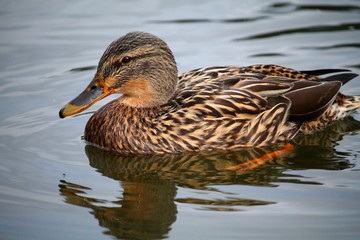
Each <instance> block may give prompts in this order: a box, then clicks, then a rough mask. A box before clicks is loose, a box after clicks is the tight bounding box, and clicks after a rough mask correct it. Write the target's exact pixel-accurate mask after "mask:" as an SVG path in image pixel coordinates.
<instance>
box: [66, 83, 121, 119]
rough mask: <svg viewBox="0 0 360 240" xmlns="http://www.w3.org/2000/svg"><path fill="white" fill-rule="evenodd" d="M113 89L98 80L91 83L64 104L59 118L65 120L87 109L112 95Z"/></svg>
mask: <svg viewBox="0 0 360 240" xmlns="http://www.w3.org/2000/svg"><path fill="white" fill-rule="evenodd" d="M113 93H114V91H113V89H110V88H108V87H107V86H106V85H105V83H104V82H103V81H101V80H99V79H94V80H93V81H91V83H90V84H89V86H88V87H87V88H86V89H85V90H84V91H83V92H82V93H80V95H79V96H77V97H76V98H74V99H73V100H71V101H70V102H69V103H68V104H66V105H65V106H64V107H63V108H62V109H61V110H60V112H59V117H60V118H65V117H68V116H71V115H74V114H77V113H81V112H82V111H84V110H86V109H88V108H89V107H90V106H92V105H93V104H94V103H96V102H98V101H100V100H101V99H103V98H105V97H107V96H109V95H111V94H113Z"/></svg>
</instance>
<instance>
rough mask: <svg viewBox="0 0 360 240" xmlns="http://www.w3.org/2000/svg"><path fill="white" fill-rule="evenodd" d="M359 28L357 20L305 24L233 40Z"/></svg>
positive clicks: (359, 24)
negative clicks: (338, 22)
mask: <svg viewBox="0 0 360 240" xmlns="http://www.w3.org/2000/svg"><path fill="white" fill-rule="evenodd" d="M359 29H360V23H358V22H354V23H341V24H337V25H319V26H307V27H299V28H290V29H285V30H279V31H272V32H268V33H260V34H255V35H252V36H248V37H244V38H236V39H234V41H242V40H254V39H265V38H272V37H279V36H283V35H290V34H295V33H318V32H336V31H348V30H359Z"/></svg>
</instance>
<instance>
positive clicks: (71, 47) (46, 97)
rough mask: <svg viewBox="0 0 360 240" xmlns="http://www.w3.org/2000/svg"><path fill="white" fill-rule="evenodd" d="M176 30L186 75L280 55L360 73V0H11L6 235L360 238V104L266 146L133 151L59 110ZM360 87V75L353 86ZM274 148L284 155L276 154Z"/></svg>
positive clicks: (1, 25) (0, 31)
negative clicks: (99, 143)
mask: <svg viewBox="0 0 360 240" xmlns="http://www.w3.org/2000/svg"><path fill="white" fill-rule="evenodd" d="M134 30H142V31H147V32H151V33H154V34H156V35H158V36H160V37H161V38H163V39H164V40H165V41H166V42H167V43H168V44H169V46H170V47H171V49H172V50H173V52H174V55H175V57H176V60H177V63H178V67H179V71H180V72H183V71H187V70H191V69H194V68H198V67H205V66H213V65H250V64H256V63H275V64H279V65H284V66H288V67H292V68H296V69H300V70H309V69H317V68H348V69H350V70H352V71H354V72H356V73H360V49H359V46H360V41H359V39H360V1H356V0H344V1H316V2H314V1H305V0H303V1H301V0H298V1H260V0H245V1H186V0H182V1H165V0H163V1H160V0H154V1H144V0H139V1H120V0H118V1H116V0H106V1H95V0H91V1H85V0H75V1H70V0H68V1H55V0H50V1H45V0H29V1H20V0H13V1H0V56H1V57H0V152H1V154H0V239H163V238H169V239H358V238H359V237H360V221H359V220H360V203H359V199H360V174H359V170H360V167H359V165H360V157H359V155H360V134H359V130H360V122H359V121H358V120H360V112H356V113H354V114H353V116H352V118H348V119H346V120H344V121H341V122H338V123H336V124H334V125H332V126H330V127H329V128H327V129H326V130H324V131H322V132H319V133H317V134H314V135H311V136H307V137H300V138H297V139H296V141H295V142H296V145H295V150H294V151H292V152H291V153H289V154H287V155H284V156H281V157H279V158H276V159H273V160H272V161H270V162H267V163H265V164H262V165H260V166H258V167H256V168H254V169H251V170H247V171H244V170H243V169H237V170H232V171H228V170H226V168H227V167H229V166H234V165H238V164H242V163H244V162H246V161H247V160H250V159H253V158H257V157H261V156H262V155H263V154H265V153H266V150H241V151H238V152H224V153H208V154H192V155H190V154H188V155H176V156H174V155H167V156H163V157H147V158H142V157H132V158H130V157H123V156H119V155H112V154H109V153H107V152H104V151H101V150H99V149H96V148H94V147H91V146H87V145H86V143H85V142H83V141H82V140H81V136H82V134H83V130H84V127H85V124H86V122H87V120H88V119H89V117H90V116H91V114H92V112H93V111H95V110H96V109H98V108H99V107H100V106H102V105H103V104H105V103H106V102H108V101H109V100H110V99H109V100H104V101H102V102H100V103H98V104H96V105H95V106H93V107H92V108H90V109H89V110H88V111H87V113H86V114H83V115H79V116H76V117H72V118H68V119H65V120H60V119H59V118H58V111H59V109H60V108H61V107H62V106H63V105H64V104H65V103H66V102H68V101H69V100H71V99H72V98H73V97H75V96H76V95H77V94H78V93H80V91H82V90H83V88H84V87H85V86H86V85H87V84H88V83H89V81H90V80H91V79H92V77H93V74H94V72H95V67H96V65H97V62H98V60H99V58H100V56H101V54H102V52H103V51H104V49H105V48H106V47H107V45H108V44H109V43H110V42H111V41H113V40H115V39H116V38H118V37H120V36H122V35H124V34H125V33H127V32H129V31H134ZM343 92H344V93H346V94H360V78H359V77H357V78H355V79H354V80H353V81H351V82H349V83H347V84H346V85H345V86H344V87H343ZM268 150H269V151H271V150H273V149H268Z"/></svg>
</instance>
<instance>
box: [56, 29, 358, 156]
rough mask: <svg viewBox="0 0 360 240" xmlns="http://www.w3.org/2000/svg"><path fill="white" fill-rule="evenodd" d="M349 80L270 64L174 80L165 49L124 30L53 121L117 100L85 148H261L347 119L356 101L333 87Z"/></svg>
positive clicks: (332, 72)
mask: <svg viewBox="0 0 360 240" xmlns="http://www.w3.org/2000/svg"><path fill="white" fill-rule="evenodd" d="M357 76H358V74H356V73H353V72H351V71H349V70H347V69H317V70H307V71H297V70H294V69H292V68H287V67H282V66H279V65H274V64H258V65H250V66H213V67H205V68H198V69H194V70H191V71H188V72H185V73H183V74H180V75H179V74H178V69H177V64H176V61H175V58H174V55H173V53H172V51H171V50H170V48H169V46H168V45H167V43H166V42H165V41H163V40H162V39H160V38H159V37H157V36H155V35H153V34H151V33H146V32H130V33H127V34H126V35H124V36H122V37H120V38H119V39H117V40H115V41H113V42H112V43H111V44H110V45H109V46H108V47H107V48H106V50H105V52H104V53H103V55H102V56H101V58H100V60H99V63H98V66H97V69H96V72H95V74H94V77H93V79H92V81H91V82H90V84H89V85H88V86H87V87H86V88H85V90H84V91H83V92H82V93H80V95H78V96H77V97H75V98H74V99H73V100H71V101H70V102H69V103H68V104H66V105H65V106H64V107H63V108H62V109H61V110H60V112H59V116H60V118H64V117H68V116H71V115H76V114H78V113H81V112H83V111H84V110H86V109H88V108H89V107H90V106H92V105H93V104H94V103H96V102H98V101H100V100H101V99H103V98H105V97H107V96H109V95H112V94H120V95H119V97H118V98H116V99H115V100H112V101H110V102H109V103H107V104H106V105H104V106H103V107H101V108H100V109H98V110H97V111H96V112H95V113H94V114H93V115H92V116H91V117H90V118H89V120H88V122H87V124H86V127H85V132H84V136H83V138H84V140H85V141H86V142H87V143H89V144H91V145H94V146H96V147H99V148H102V149H105V150H108V151H111V152H116V153H120V154H165V153H180V152H200V151H215V150H219V151H222V150H231V149H239V148H243V147H266V146H272V145H275V144H278V143H285V142H288V141H291V140H292V139H293V138H294V137H295V136H297V135H299V134H311V133H312V132H314V131H318V130H321V129H323V128H325V127H326V126H328V125H329V124H331V123H332V122H335V121H338V120H341V119H343V118H345V117H347V116H349V115H350V114H352V113H353V112H354V111H355V110H356V109H357V108H359V107H360V96H349V95H345V94H343V93H341V92H340V88H341V87H342V86H343V85H344V84H345V83H347V82H348V81H350V80H351V79H353V78H355V77H357Z"/></svg>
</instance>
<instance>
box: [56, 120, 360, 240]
mask: <svg viewBox="0 0 360 240" xmlns="http://www.w3.org/2000/svg"><path fill="white" fill-rule="evenodd" d="M359 129H360V123H359V122H358V121H356V120H354V119H352V118H348V119H346V120H344V121H341V122H338V123H336V124H333V125H331V126H330V127H328V128H327V129H326V130H324V131H322V132H318V133H315V134H312V135H306V136H299V137H297V138H296V139H295V140H294V142H293V145H294V146H295V148H294V149H292V150H291V151H288V152H283V153H282V154H278V155H276V156H273V157H271V158H270V159H269V158H264V156H268V155H269V153H274V152H276V151H279V149H282V148H283V146H281V145H279V146H275V147H272V148H246V149H240V150H238V151H234V152H217V153H214V152H211V153H192V154H189V153H187V154H167V155H145V156H144V155H143V156H123V155H118V154H114V153H110V152H107V151H104V150H101V149H98V148H96V147H94V146H91V145H87V146H85V152H86V155H87V157H88V158H89V162H90V165H91V166H92V167H94V168H96V169H97V170H98V171H99V172H101V173H102V174H103V175H105V176H107V177H110V178H112V179H114V180H117V181H119V183H120V185H121V189H122V190H123V193H122V196H121V197H120V198H119V200H117V201H114V202H111V203H110V206H109V202H106V201H103V200H101V199H96V198H91V197H86V193H87V191H88V190H90V189H88V188H87V187H85V186H81V185H78V184H74V183H70V182H65V181H61V184H60V192H61V194H62V195H63V196H64V197H65V199H66V202H67V203H70V204H74V205H79V206H83V207H88V208H90V209H92V213H93V214H94V216H95V217H96V218H97V219H98V221H99V225H100V226H102V227H105V228H106V229H108V230H107V232H106V233H107V234H110V235H113V236H115V237H116V238H119V239H160V238H165V237H166V236H167V234H168V233H169V231H170V229H171V226H172V224H173V223H174V222H175V221H176V215H177V206H176V203H184V204H193V205H196V206H200V209H205V210H215V211H236V210H239V209H238V208H239V207H241V206H257V205H267V204H273V203H274V202H271V201H266V200H256V199H244V198H237V197H236V195H235V194H234V195H232V196H231V193H230V194H229V193H224V192H221V191H220V190H219V189H216V188H215V187H212V186H215V185H217V186H219V185H251V186H269V187H276V186H277V184H279V183H280V182H289V183H290V182H291V183H300V184H321V183H319V182H311V181H308V180H307V179H306V178H302V177H301V176H298V175H293V174H291V173H289V171H287V170H291V169H323V170H339V169H345V168H349V167H352V165H351V163H350V162H349V160H348V158H346V157H341V156H342V155H346V153H339V152H337V151H336V150H335V146H336V142H337V141H339V140H341V139H342V137H343V135H344V134H348V133H350V132H355V131H359ZM177 187H186V188H192V189H198V190H206V191H217V192H220V193H222V194H223V195H227V194H229V195H230V196H226V197H224V199H211V198H210V199H209V196H208V195H206V194H205V196H204V197H203V199H201V198H193V197H184V198H176V192H177Z"/></svg>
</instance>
